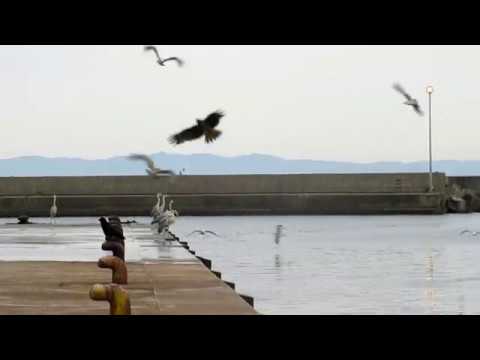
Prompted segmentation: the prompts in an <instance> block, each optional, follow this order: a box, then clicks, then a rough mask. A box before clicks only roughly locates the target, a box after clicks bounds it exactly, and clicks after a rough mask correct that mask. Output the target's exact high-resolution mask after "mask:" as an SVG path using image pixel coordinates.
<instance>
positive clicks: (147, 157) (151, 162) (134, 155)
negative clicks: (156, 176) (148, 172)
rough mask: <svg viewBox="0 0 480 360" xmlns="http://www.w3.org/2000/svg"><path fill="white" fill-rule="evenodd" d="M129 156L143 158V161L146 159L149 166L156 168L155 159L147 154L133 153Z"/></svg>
mask: <svg viewBox="0 0 480 360" xmlns="http://www.w3.org/2000/svg"><path fill="white" fill-rule="evenodd" d="M128 158H129V159H130V160H142V161H145V162H146V163H147V166H148V167H149V168H150V169H152V170H154V169H155V163H154V162H153V160H152V159H151V158H150V157H149V156H147V155H144V154H131V155H129V156H128Z"/></svg>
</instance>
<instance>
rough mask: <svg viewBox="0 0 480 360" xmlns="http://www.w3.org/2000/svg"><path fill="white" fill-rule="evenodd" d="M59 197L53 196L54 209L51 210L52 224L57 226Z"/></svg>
mask: <svg viewBox="0 0 480 360" xmlns="http://www.w3.org/2000/svg"><path fill="white" fill-rule="evenodd" d="M57 211H58V208H57V195H56V194H53V204H52V207H51V208H50V222H51V223H52V224H55V217H56V216H57Z"/></svg>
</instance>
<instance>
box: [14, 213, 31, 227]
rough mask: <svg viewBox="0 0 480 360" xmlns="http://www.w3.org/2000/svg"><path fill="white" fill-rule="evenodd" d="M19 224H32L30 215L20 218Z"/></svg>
mask: <svg viewBox="0 0 480 360" xmlns="http://www.w3.org/2000/svg"><path fill="white" fill-rule="evenodd" d="M17 219H18V223H19V224H20V225H26V224H31V222H30V220H29V219H30V217H29V216H28V215H20V216H19V217H18V218H17Z"/></svg>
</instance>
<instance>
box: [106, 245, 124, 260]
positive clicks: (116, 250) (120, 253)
mask: <svg viewBox="0 0 480 360" xmlns="http://www.w3.org/2000/svg"><path fill="white" fill-rule="evenodd" d="M102 250H105V251H111V252H113V256H116V257H118V258H120V259H122V260H123V261H125V248H124V247H123V245H122V244H121V243H119V242H116V241H106V242H104V243H103V244H102Z"/></svg>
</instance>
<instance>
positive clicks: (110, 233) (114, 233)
mask: <svg viewBox="0 0 480 360" xmlns="http://www.w3.org/2000/svg"><path fill="white" fill-rule="evenodd" d="M98 221H100V224H101V226H102V230H103V233H104V234H105V238H106V239H107V240H108V239H110V238H112V237H116V238H118V239H120V240H122V241H124V240H125V236H123V230H122V226H121V225H120V224H118V225H120V226H118V225H115V224H111V223H109V222H108V221H107V219H105V218H104V217H103V216H102V217H101V218H100V219H98Z"/></svg>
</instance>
